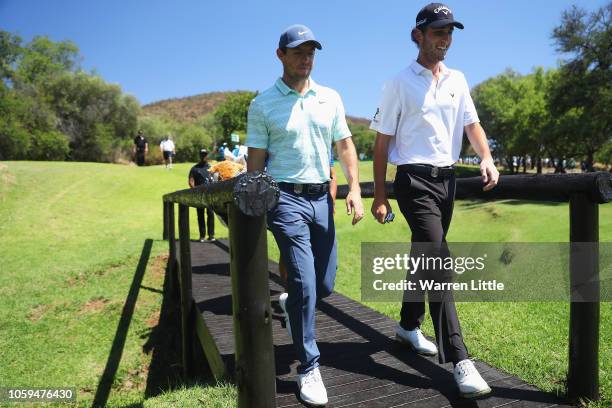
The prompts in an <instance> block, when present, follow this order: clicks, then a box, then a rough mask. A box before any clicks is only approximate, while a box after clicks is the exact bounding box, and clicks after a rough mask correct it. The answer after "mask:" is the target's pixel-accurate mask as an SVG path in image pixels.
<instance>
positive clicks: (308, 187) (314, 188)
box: [278, 182, 329, 194]
mask: <svg viewBox="0 0 612 408" xmlns="http://www.w3.org/2000/svg"><path fill="white" fill-rule="evenodd" d="M278 186H279V187H280V189H281V190H284V191H290V192H294V193H295V194H323V193H327V192H328V191H329V182H326V183H320V184H295V183H285V182H280V183H278Z"/></svg>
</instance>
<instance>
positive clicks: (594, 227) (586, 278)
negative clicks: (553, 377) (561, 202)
mask: <svg viewBox="0 0 612 408" xmlns="http://www.w3.org/2000/svg"><path fill="white" fill-rule="evenodd" d="M597 242H599V206H598V204H597V203H595V202H593V201H592V200H591V199H590V198H589V196H588V195H587V194H584V193H575V194H572V195H571V197H570V245H571V247H570V289H572V302H571V304H570V325H569V367H568V373H567V394H568V397H569V398H570V399H572V400H578V399H589V400H593V401H594V400H598V399H599V360H598V354H599V251H598V247H597V244H596V243H597ZM575 243H583V244H577V245H575ZM584 243H591V244H584ZM585 299H587V300H588V301H584V300H585ZM580 300H582V301H580ZM594 300H597V301H594Z"/></svg>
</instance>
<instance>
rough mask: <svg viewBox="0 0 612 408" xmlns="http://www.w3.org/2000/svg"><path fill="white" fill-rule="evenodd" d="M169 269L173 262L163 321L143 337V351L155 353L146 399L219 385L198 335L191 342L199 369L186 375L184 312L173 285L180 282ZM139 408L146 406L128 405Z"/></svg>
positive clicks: (167, 275)
mask: <svg viewBox="0 0 612 408" xmlns="http://www.w3.org/2000/svg"><path fill="white" fill-rule="evenodd" d="M169 268H170V265H166V273H165V278H164V285H163V292H162V293H163V299H162V304H161V309H160V315H159V322H158V323H157V325H156V326H155V327H153V328H152V329H151V331H150V332H148V333H147V334H145V335H143V336H142V338H143V339H144V338H146V342H145V344H144V345H143V346H142V351H143V352H144V353H146V354H151V363H150V365H149V368H148V375H147V384H146V388H145V391H144V399H149V398H153V397H156V396H158V395H160V394H163V393H165V392H169V391H172V390H176V389H183V388H190V387H194V386H200V387H201V386H207V385H215V384H216V382H215V380H214V378H213V376H212V373H211V371H210V369H209V367H208V363H207V362H206V358H205V356H204V353H203V352H202V349H201V347H199V342H198V340H197V336H195V335H194V336H193V339H192V344H191V347H192V350H193V359H194V367H195V372H194V375H193V377H191V378H188V379H187V380H185V379H184V378H183V367H182V363H181V319H180V313H181V311H180V306H179V297H178V293H175V292H173V288H175V289H176V290H178V281H177V280H176V279H174V282H171V280H172V279H173V277H172V275H171V273H170V272H169ZM143 288H144V286H143ZM147 336H148V337H147ZM136 407H142V403H136V404H131V405H126V406H125V407H124V408H136Z"/></svg>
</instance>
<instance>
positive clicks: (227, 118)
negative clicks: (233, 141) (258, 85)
mask: <svg viewBox="0 0 612 408" xmlns="http://www.w3.org/2000/svg"><path fill="white" fill-rule="evenodd" d="M255 96H257V93H256V92H236V93H233V94H231V95H230V96H228V98H227V99H226V100H225V102H223V103H222V104H221V105H219V106H218V107H217V109H215V112H214V117H215V120H216V122H217V123H218V124H219V126H220V128H221V129H222V130H223V141H225V142H229V141H230V135H231V134H232V132H234V131H235V130H242V131H246V126H247V116H248V112H249V105H250V104H251V101H252V100H253V98H255Z"/></svg>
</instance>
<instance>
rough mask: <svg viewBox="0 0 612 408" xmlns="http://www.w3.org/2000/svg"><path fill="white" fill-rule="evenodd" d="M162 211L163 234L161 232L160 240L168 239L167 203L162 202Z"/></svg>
mask: <svg viewBox="0 0 612 408" xmlns="http://www.w3.org/2000/svg"><path fill="white" fill-rule="evenodd" d="M162 204H163V211H164V232H162V239H168V210H169V208H168V206H169V204H170V203H169V202H165V201H162Z"/></svg>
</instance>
